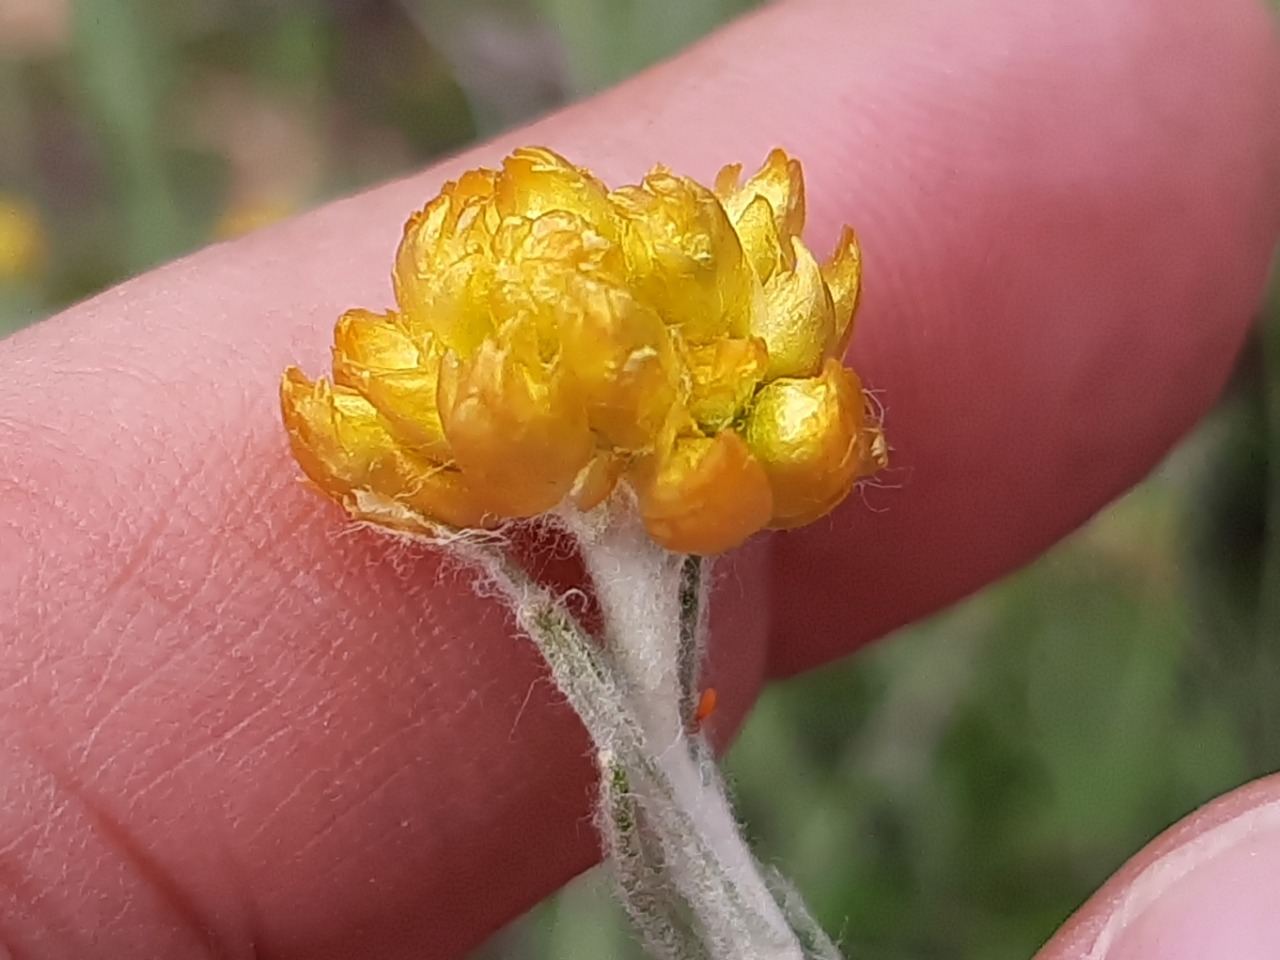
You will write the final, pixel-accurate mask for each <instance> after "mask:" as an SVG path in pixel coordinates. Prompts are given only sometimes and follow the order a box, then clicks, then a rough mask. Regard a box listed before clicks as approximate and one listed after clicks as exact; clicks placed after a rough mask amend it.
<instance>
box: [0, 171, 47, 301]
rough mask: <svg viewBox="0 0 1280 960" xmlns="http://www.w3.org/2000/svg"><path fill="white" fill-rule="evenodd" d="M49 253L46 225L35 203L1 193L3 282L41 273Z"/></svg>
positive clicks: (0, 280) (0, 265) (0, 263)
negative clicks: (34, 205) (46, 255)
mask: <svg viewBox="0 0 1280 960" xmlns="http://www.w3.org/2000/svg"><path fill="white" fill-rule="evenodd" d="M45 254H46V242H45V232H44V225H43V224H42V223H41V220H40V215H39V213H38V212H37V211H36V209H35V207H33V206H32V205H31V204H30V203H28V202H27V201H25V200H23V199H22V198H21V197H15V196H10V195H8V194H3V193H0V283H3V282H4V281H6V280H30V279H32V278H33V277H35V276H37V275H38V274H39V273H40V270H41V267H42V266H43V264H44V260H45Z"/></svg>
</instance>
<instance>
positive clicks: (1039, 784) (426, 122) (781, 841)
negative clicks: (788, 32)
mask: <svg viewBox="0 0 1280 960" xmlns="http://www.w3.org/2000/svg"><path fill="white" fill-rule="evenodd" d="M751 5H752V4H751V3H750V2H749V0H701V2H699V0H485V2H481V0H398V2H397V0H329V2H322V0H0V145H2V147H3V148H2V149H0V333H3V332H6V331H10V330H13V329H16V328H17V327H19V326H21V325H23V324H24V323H27V322H30V321H32V320H35V319H37V318H39V317H41V316H43V315H46V314H48V313H49V312H51V311H52V310H54V309H56V308H58V307H59V306H62V305H64V304H66V303H68V302H70V301H73V300H75V299H78V298H80V297H83V296H85V295H87V294H89V293H92V292H93V291H95V290H98V289H100V288H102V287H103V286H105V285H107V284H110V283H112V282H114V281H117V280H119V279H121V278H123V277H125V276H128V275H130V274H132V273H135V272H137V271H139V270H141V269H144V268H146V267H147V266H149V265H151V264H155V263H157V262H160V261H162V260H165V259H168V258H170V257H172V256H174V255H176V254H179V253H182V252H184V251H186V250H189V249H192V248H194V247H197V246H199V245H201V244H203V243H205V242H207V241H209V240H210V239H213V238H215V237H223V236H230V235H235V234H237V233H240V232H244V231H246V230H248V229H252V228H253V227H254V226H257V225H260V224H263V223H266V222H269V221H271V220H273V219H277V218H279V217H282V216H287V215H289V214H290V213H293V212H296V211H298V210H301V209H304V208H306V207H308V206H311V205H314V204H316V203H318V202H320V201H322V200H324V199H325V198H327V197H330V196H333V195H336V194H339V193H343V192H349V191H350V190H352V189H354V188H356V187H358V186H360V185H362V184H365V183H369V182H372V181H374V180H377V179H379V178H383V177H387V176H390V175H393V174H396V173H400V172H403V171H405V170H407V169H410V168H412V167H415V166H419V165H421V164H423V163H424V162H426V161H428V160H430V159H431V158H432V157H435V156H438V155H440V154H441V153H444V152H447V151H451V150H454V149H456V148H457V147H459V146H461V145H462V144H464V143H466V142H468V141H470V140H472V139H474V138H476V137H479V136H484V135H487V134H490V133H493V132H494V131H496V130H499V129H501V128H503V127H506V126H509V125H511V124H514V123H516V122H518V121H520V120H522V119H526V118H528V117H530V116H532V115H535V114H537V113H539V112H542V111H544V110H546V109H548V108H550V107H552V106H555V105H556V104H558V103H561V102H563V101H564V100H566V99H568V98H572V97H575V96H578V95H581V94H584V93H587V92H590V91H592V90H594V89H598V88H599V87H601V86H603V85H606V84H608V83H610V82H612V81H614V80H616V79H618V78H619V77H621V76H623V75H625V74H627V73H630V72H632V71H634V70H636V69H638V68H640V67H642V66H644V65H645V64H647V63H649V62H652V61H653V60H656V59H659V58H661V57H663V56H665V55H666V54H668V53H670V52H672V51H674V50H676V49H678V48H679V47H681V46H682V45H684V44H686V43H688V42H690V41H691V40H693V39H695V38H696V37H697V36H699V35H701V34H702V33H705V32H706V31H708V30H710V29H712V28H713V27H714V26H716V25H717V24H718V23H720V22H722V21H723V20H725V19H728V18H729V17H731V16H733V15H735V14H737V13H739V12H741V11H742V10H744V9H745V8H747V7H749V6H751ZM1277 312H1278V311H1277V309H1276V308H1275V304H1272V305H1271V306H1269V307H1268V306H1260V309H1259V323H1258V327H1257V333H1256V335H1255V336H1254V338H1253V339H1252V340H1251V342H1250V344H1249V346H1248V348H1247V349H1246V351H1245V353H1244V355H1243V357H1242V359H1241V361H1240V364H1239V367H1238V370H1237V373H1236V376H1235V378H1234V381H1233V383H1232V385H1231V387H1230V389H1229V391H1228V393H1227V396H1226V397H1225V399H1224V400H1223V402H1222V403H1221V404H1220V406H1219V407H1218V409H1217V410H1216V411H1215V412H1214V414H1213V415H1212V416H1211V417H1210V418H1209V420H1208V422H1207V423H1206V424H1205V425H1204V426H1203V427H1202V428H1201V429H1200V430H1199V431H1198V432H1197V433H1196V434H1195V435H1194V436H1192V437H1191V438H1190V439H1188V440H1187V441H1186V442H1185V443H1184V444H1183V445H1182V446H1181V447H1180V448H1179V449H1178V450H1177V451H1175V452H1174V453H1173V455H1172V456H1170V457H1169V459H1168V460H1167V462H1166V463H1165V464H1164V465H1163V467H1162V468H1161V469H1160V470H1159V471H1158V472H1157V473H1156V475H1154V476H1153V477H1152V478H1151V479H1150V480H1149V481H1148V482H1146V483H1145V484H1144V485H1143V486H1142V487H1141V488H1139V489H1138V490H1136V491H1135V492H1133V493H1132V494H1131V495H1129V496H1128V497H1127V498H1125V499H1124V500H1123V501H1121V502H1120V503H1118V504H1116V505H1114V506H1113V507H1112V508H1111V509H1109V510H1108V511H1107V512H1106V513H1104V514H1103V515H1102V516H1100V517H1098V518H1097V519H1096V520H1095V521H1094V522H1093V523H1091V524H1090V525H1089V526H1088V527H1086V528H1085V529H1083V530H1082V531H1080V532H1079V533H1078V534H1076V535H1075V536H1074V537H1072V538H1071V539H1070V540H1069V541H1067V542H1066V543H1064V544H1062V545H1061V546H1059V547H1058V548H1057V549H1055V550H1054V551H1053V552H1051V553H1050V554H1049V555H1047V556H1045V557H1044V558H1042V559H1041V560H1040V561H1039V562H1038V563H1036V564H1035V565H1034V566H1032V567H1031V568H1030V569H1027V570H1025V571H1023V572H1022V573H1019V574H1018V575H1016V576H1014V577H1012V578H1010V579H1009V580H1008V581H1006V582H1004V583H1002V584H1000V585H998V586H996V587H993V588H991V589H989V590H987V591H985V592H983V593H982V594H980V595H979V596H977V597H974V598H972V599H971V600H969V601H968V602H966V603H964V604H962V605H961V606H959V607H958V608H956V609H954V610H952V611H949V612H947V613H946V614H944V615H942V616H939V617H936V618H934V619H933V620H932V621H930V622H928V623H924V624H920V625H918V626H916V627H914V628H912V629H910V630H908V631H905V632H903V633H902V634H901V635H899V636H897V637H896V638H894V639H893V641H892V642H889V643H885V644H881V645H879V646H878V647H876V648H875V649H873V650H869V651H867V652H866V653H864V654H863V655H860V656H859V657H857V658H855V659H853V660H851V661H849V662H847V663H844V664H842V665H839V666H836V667H834V668H831V669H828V670H825V671H823V672H821V673H818V674H815V675H812V676H809V677H805V678H801V679H799V680H796V681H793V682H791V683H788V684H785V685H783V686H780V687H778V688H777V689H774V690H772V691H771V692H769V693H768V694H767V695H766V696H765V698H764V700H763V702H762V703H761V704H760V706H759V709H758V710H757V712H756V714H755V715H754V717H753V719H752V720H751V722H750V724H749V726H748V727H747V729H746V731H745V732H744V734H743V736H742V739H741V741H740V742H739V743H738V745H737V746H736V747H735V748H734V750H733V752H732V754H731V755H730V757H729V759H728V768H729V772H730V775H731V778H732V780H733V782H734V784H735V787H736V793H737V797H738V801H739V804H740V810H741V813H742V815H743V816H744V818H745V820H746V822H747V824H748V828H749V832H750V834H751V835H752V836H753V838H754V839H755V840H756V842H757V845H758V848H759V850H760V851H761V852H762V854H763V855H764V856H765V857H766V858H767V859H768V860H769V861H771V862H774V863H776V864H778V865H779V866H781V867H782V868H783V869H784V870H785V871H786V872H788V873H789V874H790V875H791V876H792V877H794V878H795V880H796V881H797V882H798V883H799V885H800V887H801V888H802V890H803V891H804V892H805V894H806V895H807V897H808V898H809V899H810V901H811V903H812V905H813V907H814V908H815V910H816V911H817V913H818V915H819V917H820V918H821V919H822V921H823V922H824V924H825V925H826V926H827V928H828V929H829V930H831V931H832V932H833V933H835V934H837V935H838V936H839V937H840V938H841V939H842V940H843V942H844V944H845V945H846V947H847V950H848V952H849V953H850V954H851V955H852V956H854V957H859V958H867V960H896V958H903V960H906V958H912V960H929V958H934V957H937V958H944V957H945V958H948V960H951V958H966V957H974V958H977V957H981V958H984V960H1002V958H1021V957H1027V956H1029V955H1030V954H1031V952H1032V951H1033V950H1034V949H1035V948H1036V947H1037V946H1038V945H1039V944H1040V943H1042V942H1043V941H1044V940H1045V939H1046V938H1047V937H1048V936H1049V935H1050V933H1051V932H1052V931H1053V930H1054V928H1055V927H1056V926H1057V925H1058V924H1059V923H1060V922H1061V921H1062V920H1063V919H1064V918H1065V917H1066V916H1067V915H1068V914H1069V913H1070V911H1071V910H1072V909H1073V908H1074V907H1075V906H1077V905H1078V904H1079V903H1080V902H1081V901H1082V900H1083V899H1084V898H1085V897H1086V896H1087V895H1088V893H1089V892H1090V891H1091V890H1092V889H1093V888H1094V887H1096V886H1097V884H1098V883H1099V882H1100V881H1101V880H1103V879H1104V878H1105V877H1106V876H1107V875H1108V874H1109V873H1110V872H1111V871H1112V870H1114V869H1115V868H1116V867H1117V866H1119V865H1120V864H1121V863H1122V862H1123V861H1124V859H1125V858H1126V857H1127V856H1128V855H1129V854H1130V853H1132V852H1133V851H1134V850H1136V849H1137V848H1138V847H1139V846H1140V845H1141V844H1142V843H1143V842H1145V841H1146V840H1148V839H1149V838H1151V837H1152V836H1153V835H1154V834H1156V833H1157V832H1159V831H1160V830H1161V829H1163V828H1164V827H1165V826H1167V825H1168V824H1170V823H1171V822H1172V821H1173V820H1175V819H1177V818H1178V817H1180V816H1181V815H1183V814H1185V813H1187V812H1188V811H1190V810H1191V809H1193V808H1194V807H1195V806H1197V805H1198V804H1200V803H1202V802H1203V801H1205V800H1207V799H1209V798H1210V797H1212V796H1214V795H1215V794H1217V793H1219V792H1221V791H1223V790H1226V789H1228V788H1231V787H1233V786H1236V785H1238V784H1240V783H1242V782H1244V781H1246V780H1248V779H1250V778H1253V777H1255V776H1257V775H1260V774H1262V773H1265V772H1267V771H1271V770H1276V769H1280V695H1278V694H1280V643H1278V642H1277V641H1278V640H1280V525H1277V524H1276V523H1275V522H1274V518H1276V517H1280V473H1278V472H1277V467H1278V466H1280V456H1277V453H1280V376H1276V375H1275V374H1276V372H1277V371H1280V363H1278V362H1277V356H1280V349H1277V346H1280V344H1277V343H1276V342H1275V341H1276V340H1277V339H1278V338H1277V336H1276V335H1275V334H1274V333H1270V332H1269V331H1274V330H1280V323H1277V322H1276V320H1275V318H1276V315H1277ZM1269 371H1270V374H1271V375H1269ZM891 427H892V424H890V428H891ZM1269 519H1270V520H1272V522H1269ZM481 954H482V955H483V956H485V957H489V958H496V957H509V958H517V957H526V958H566V960H568V958H578V957H633V956H635V957H638V956H639V955H640V954H639V952H638V951H637V950H636V949H635V948H634V946H632V945H631V943H630V941H629V938H628V936H627V933H626V930H625V927H624V926H623V925H622V924H621V923H620V922H619V920H618V917H617V914H616V912H615V911H614V910H613V908H612V906H611V905H610V901H609V897H608V891H607V886H606V885H605V884H603V883H602V882H601V881H600V879H599V878H595V877H587V878H584V879H583V880H582V881H580V882H579V883H577V884H575V885H574V886H573V887H572V888H570V889H569V890H568V891H566V892H565V893H564V894H562V895H561V896H560V897H558V898H556V899H555V900H554V901H551V902H549V903H547V904H544V905H543V906H542V907H539V908H538V909H537V910H535V911H534V912H533V914H532V915H531V916H530V917H528V918H526V919H524V920H522V921H521V922H519V923H518V924H516V925H515V926H514V927H513V928H512V929H511V930H508V931H505V932H503V933H502V934H500V935H499V936H497V937H496V938H495V939H494V940H493V942H492V943H491V944H490V945H488V946H487V947H486V948H485V949H484V950H483V951H481Z"/></svg>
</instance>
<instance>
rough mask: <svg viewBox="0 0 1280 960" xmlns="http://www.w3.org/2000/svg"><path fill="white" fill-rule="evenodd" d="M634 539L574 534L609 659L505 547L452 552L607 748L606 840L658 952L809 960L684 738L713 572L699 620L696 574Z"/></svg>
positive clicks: (620, 530)
mask: <svg viewBox="0 0 1280 960" xmlns="http://www.w3.org/2000/svg"><path fill="white" fill-rule="evenodd" d="M615 516H618V515H617V514H615ZM621 516H623V517H625V516H626V514H625V513H624V514H622V515H621ZM634 527H638V524H628V523H626V522H625V521H624V522H621V523H609V524H604V525H597V526H596V527H594V528H593V529H590V530H586V529H581V528H580V530H579V531H575V532H577V533H578V536H579V539H580V541H581V543H582V548H583V555H584V558H585V560H586V564H587V567H588V570H589V572H590V573H591V576H592V579H593V581H594V583H595V587H596V596H597V599H598V601H599V603H600V606H601V610H602V612H603V614H604V621H605V631H604V634H605V636H604V640H605V644H606V650H601V649H600V648H599V647H598V646H597V645H596V644H595V643H593V641H592V639H591V638H590V636H589V635H588V634H587V633H586V631H585V630H584V629H583V628H582V627H581V625H580V624H579V623H578V622H577V620H576V619H575V618H574V617H573V615H572V614H571V613H570V611H569V610H568V609H567V607H566V606H565V605H564V603H563V601H562V600H561V599H560V598H558V597H556V596H555V595H554V594H552V593H551V592H550V591H549V590H548V589H547V588H546V587H544V586H542V585H541V584H538V583H537V582H535V581H534V580H532V578H530V577H529V576H528V574H527V573H526V572H525V571H524V570H523V569H522V568H521V567H520V566H519V565H518V564H517V563H515V562H514V561H513V560H512V559H511V558H510V557H509V556H507V555H506V554H505V553H504V552H502V551H501V550H500V549H497V548H495V547H493V546H484V545H480V544H476V543H455V544H454V545H453V550H454V552H455V554H457V555H460V556H461V557H462V558H464V559H465V560H467V561H468V562H470V563H472V564H473V565H475V566H477V567H478V568H479V569H480V570H481V571H483V573H484V574H485V577H486V579H487V580H488V582H489V583H490V584H492V585H493V586H494V587H495V588H497V590H498V592H499V593H500V594H501V595H502V596H503V598H504V599H505V600H506V601H507V603H508V605H509V606H510V608H511V610H512V612H513V614H514V616H515V618H516V621H517V623H518V625H519V626H520V628H521V630H522V631H523V632H525V633H526V634H527V635H528V636H529V637H530V638H531V639H532V640H533V641H534V642H535V643H536V644H537V646H538V648H539V650H540V651H541V653H542V655H543V658H544V659H545V661H546V663H547V666H548V668H549V670H550V672H551V675H552V678H553V680H554V681H555V683H556V685H557V686H558V687H559V689H560V690H561V692H562V694H563V695H564V697H565V699H566V700H567V701H568V703H569V705H570V706H571V707H572V708H573V709H574V710H575V711H576V712H577V713H578V715H579V717H580V718H581V719H582V722H583V724H584V726H586V728H587V731H588V733H589V734H590V735H591V738H592V740H593V741H594V742H595V744H596V747H597V755H598V758H599V762H600V765H601V806H600V810H599V814H598V821H599V825H600V829H601V835H602V837H603V839H604V842H605V846H606V849H607V851H608V852H609V854H610V855H611V858H612V859H613V861H614V863H615V867H616V869H617V872H618V877H619V883H620V886H621V888H622V891H623V895H624V902H625V905H626V906H627V909H628V911H629V912H630V914H631V915H632V918H633V920H634V921H635V922H636V923H637V926H639V927H640V929H641V932H642V935H643V936H644V937H645V940H646V942H647V943H648V945H649V947H650V949H651V950H654V951H655V952H656V953H657V954H658V955H659V956H660V957H662V958H663V960H801V958H802V957H804V956H805V952H804V950H803V949H802V947H801V946H800V944H799V943H798V942H797V940H796V937H795V934H794V932H793V931H792V929H791V925H790V923H789V922H788V917H787V915H786V913H785V912H784V911H783V910H782V909H781V908H780V907H779V904H778V903H777V902H776V901H775V899H774V897H773V895H772V893H771V892H770V890H769V887H768V885H767V884H766V883H765V881H764V879H763V877H762V876H761V871H760V867H759V864H758V863H757V862H756V861H755V859H754V857H752V855H751V853H750V851H749V850H748V849H747V847H746V845H745V843H744V841H743V839H742V837H741V835H740V834H739V832H738V828H737V823H736V822H735V820H734V818H733V814H732V812H731V810H730V808H729V804H728V801H727V799H726V797H725V795H724V793H723V788H722V785H721V782H720V779H719V777H718V776H716V775H714V765H713V764H710V763H709V762H708V765H707V766H708V767H709V768H710V773H708V769H707V767H704V766H702V765H701V763H700V759H695V752H694V751H693V750H691V744H690V742H689V740H688V739H687V738H686V736H685V730H684V727H685V718H686V716H687V714H686V713H685V712H684V711H683V710H682V706H683V705H684V704H685V703H687V702H691V700H692V694H691V693H689V692H687V691H688V690H691V689H692V688H694V687H695V686H696V665H695V667H693V668H690V667H688V666H687V664H688V662H689V661H690V660H692V659H694V657H695V656H698V657H700V645H701V639H700V633H701V631H700V629H698V627H699V626H700V625H701V622H702V609H703V606H704V605H703V603H702V602H701V596H702V593H703V590H704V589H705V580H704V573H703V571H702V570H701V569H698V570H697V571H696V573H697V581H698V588H697V591H696V595H697V596H698V598H699V602H698V603H697V609H696V610H694V609H693V606H692V602H691V600H690V594H689V591H688V589H687V586H688V584H689V582H690V580H689V578H690V576H691V574H690V572H689V570H688V566H689V565H688V564H686V563H685V562H684V560H683V558H680V557H675V556H673V555H671V554H669V553H667V552H666V551H663V550H661V549H660V548H658V547H656V546H655V545H654V544H653V543H652V541H650V540H649V539H648V537H647V535H644V533H643V531H642V530H641V531H639V537H637V536H636V533H637V531H636V530H635V529H634ZM682 587H685V588H686V589H682ZM690 624H693V625H694V629H693V631H692V635H691V634H690V631H689V625H690ZM697 753H698V755H699V757H700V756H701V755H703V754H704V753H705V754H706V755H707V756H709V753H710V752H709V750H699V751H697Z"/></svg>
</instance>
